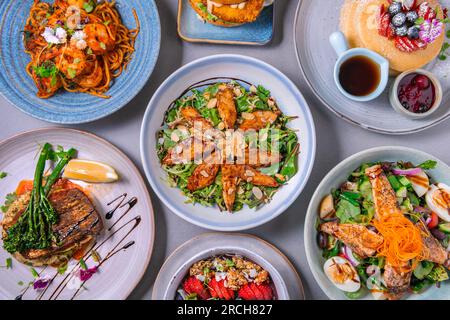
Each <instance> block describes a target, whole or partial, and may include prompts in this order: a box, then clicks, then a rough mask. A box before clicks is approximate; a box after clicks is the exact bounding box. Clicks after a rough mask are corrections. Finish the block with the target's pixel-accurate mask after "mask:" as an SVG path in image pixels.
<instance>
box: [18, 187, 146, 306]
mask: <svg viewBox="0 0 450 320" xmlns="http://www.w3.org/2000/svg"><path fill="white" fill-rule="evenodd" d="M127 197H128V194H127V193H124V194H122V195H120V196H119V197H117V198H115V199H114V200H112V201H111V202H109V203H107V206H111V205H112V204H114V203H116V205H115V207H114V208H113V209H112V210H110V211H108V212H107V213H106V214H105V218H106V219H107V220H111V219H112V218H113V216H114V214H115V212H116V211H117V210H119V209H121V208H124V207H125V206H128V208H126V210H125V211H124V212H123V213H122V215H120V216H119V218H118V219H117V220H116V221H115V222H114V223H113V225H112V226H111V227H109V228H108V231H111V230H112V229H113V228H114V227H115V226H116V225H117V223H118V222H120V221H121V220H122V219H123V218H124V217H125V216H126V215H127V214H128V213H129V212H130V211H131V209H132V208H133V207H134V206H135V205H136V204H137V203H138V198H136V197H131V198H130V199H129V200H128V201H126V202H125V200H126V199H127ZM93 212H94V211H92V212H90V213H89V214H88V215H86V216H85V217H83V218H82V219H81V220H80V221H78V222H77V223H75V224H74V225H73V226H71V227H70V228H69V230H68V231H67V232H66V233H65V235H63V238H65V237H68V236H69V235H70V234H71V233H73V232H74V231H75V230H76V228H78V227H79V225H80V224H81V223H82V222H83V221H85V220H86V219H87V218H88V217H89V216H90V215H91V214H93ZM141 220H142V218H141V216H140V215H137V216H136V217H134V218H132V219H130V220H128V221H127V222H125V223H124V224H122V225H121V226H120V227H118V228H117V229H116V230H114V231H113V232H111V233H110V234H109V235H108V236H107V237H106V239H104V240H103V241H102V242H101V243H100V244H97V242H95V243H94V244H93V246H92V248H91V250H89V251H88V252H87V253H86V254H85V255H84V256H83V260H87V259H89V258H90V257H91V256H92V252H93V251H94V250H95V251H96V250H98V249H100V248H101V247H103V245H105V244H106V243H107V242H108V241H109V240H110V239H111V238H112V237H114V235H116V234H117V233H118V232H120V231H121V230H123V229H124V228H126V227H127V226H129V225H131V228H130V230H129V231H128V232H127V233H126V234H125V235H124V236H123V237H122V238H121V239H120V240H119V241H118V242H117V243H116V245H115V246H114V247H113V248H112V249H111V250H110V251H109V252H108V253H107V254H106V256H105V257H104V258H103V259H102V260H101V261H100V262H99V263H98V265H97V267H100V266H102V265H103V264H104V263H106V262H107V261H109V260H110V259H111V258H112V257H114V256H115V255H117V254H118V253H120V252H122V251H125V250H126V249H128V248H130V247H132V246H133V245H134V244H135V241H134V240H132V241H129V242H127V243H126V244H125V245H123V246H122V247H120V248H119V246H120V245H121V244H122V243H123V242H124V241H125V239H127V238H128V236H130V235H131V234H132V233H133V231H134V230H135V229H136V228H137V227H138V226H139V224H140V223H141ZM98 222H99V219H96V221H94V222H93V224H92V226H95V225H96V224H97V223H98ZM80 268H81V266H80V263H79V262H78V263H77V264H76V265H75V266H74V267H73V268H72V269H71V270H70V272H69V273H68V274H67V275H65V277H64V278H63V280H62V281H61V282H60V283H59V284H58V286H57V287H56V288H55V289H54V290H53V292H52V293H51V295H50V297H49V298H48V299H49V300H52V299H54V300H56V299H58V297H59V296H60V295H61V294H62V292H64V289H65V288H66V287H67V285H68V283H69V281H70V280H71V279H72V277H74V276H75V275H74V274H75V273H76V271H78V270H79V269H80ZM45 269H46V267H45V268H44V269H42V271H41V272H40V273H39V275H41V274H42V273H43V272H44V271H45ZM58 275H59V273H58V271H57V272H56V273H55V275H54V276H53V277H52V278H50V280H49V284H48V285H47V286H46V287H45V289H43V290H42V291H41V292H40V294H39V296H38V297H37V298H36V300H41V299H42V298H43V296H44V295H45V293H46V292H47V291H48V289H49V287H50V285H51V283H52V282H53V281H54V280H55V279H56V277H57V276H58ZM87 281H89V279H88V280H86V281H83V283H82V285H81V286H80V288H78V289H77V290H76V292H75V293H74V295H73V296H72V298H71V300H73V299H74V298H75V297H76V296H77V294H78V293H79V292H80V290H81V289H82V288H83V287H84V284H85V283H86V282H87ZM31 286H32V284H30V285H28V286H27V287H26V288H25V289H24V290H23V291H22V292H21V293H20V295H18V296H17V297H16V298H15V300H22V297H23V296H24V295H25V293H26V292H27V291H28V289H29V288H30V287H31Z"/></svg>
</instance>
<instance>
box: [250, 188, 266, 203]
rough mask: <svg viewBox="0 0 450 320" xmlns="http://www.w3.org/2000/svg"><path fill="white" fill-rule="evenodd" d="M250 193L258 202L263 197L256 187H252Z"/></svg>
mask: <svg viewBox="0 0 450 320" xmlns="http://www.w3.org/2000/svg"><path fill="white" fill-rule="evenodd" d="M252 192H253V194H254V195H255V197H256V199H258V200H261V199H262V198H263V196H264V195H263V193H262V191H261V189H260V188H258V187H253V189H252Z"/></svg>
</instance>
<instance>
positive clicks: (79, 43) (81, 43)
mask: <svg viewBox="0 0 450 320" xmlns="http://www.w3.org/2000/svg"><path fill="white" fill-rule="evenodd" d="M76 47H77V49H80V50H84V49H86V48H87V42H86V41H85V40H79V41H77V43H76Z"/></svg>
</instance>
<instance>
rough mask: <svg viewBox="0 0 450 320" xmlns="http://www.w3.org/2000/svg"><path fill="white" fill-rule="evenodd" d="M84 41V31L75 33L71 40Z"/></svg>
mask: <svg viewBox="0 0 450 320" xmlns="http://www.w3.org/2000/svg"><path fill="white" fill-rule="evenodd" d="M85 39H86V33H84V31H75V32H74V33H73V35H72V38H71V40H77V41H79V40H85Z"/></svg>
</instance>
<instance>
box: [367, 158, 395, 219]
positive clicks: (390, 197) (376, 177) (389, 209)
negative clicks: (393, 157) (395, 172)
mask: <svg viewBox="0 0 450 320" xmlns="http://www.w3.org/2000/svg"><path fill="white" fill-rule="evenodd" d="M366 175H367V176H368V177H369V179H370V183H371V184H372V193H373V201H374V207H375V219H382V218H383V217H389V216H391V215H395V214H403V213H402V211H401V210H400V208H399V206H398V204H397V196H396V195H395V192H394V189H392V186H391V184H390V183H389V180H388V179H387V177H386V175H385V174H384V171H383V169H382V168H381V166H380V165H375V166H373V167H370V168H367V169H366Z"/></svg>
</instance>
